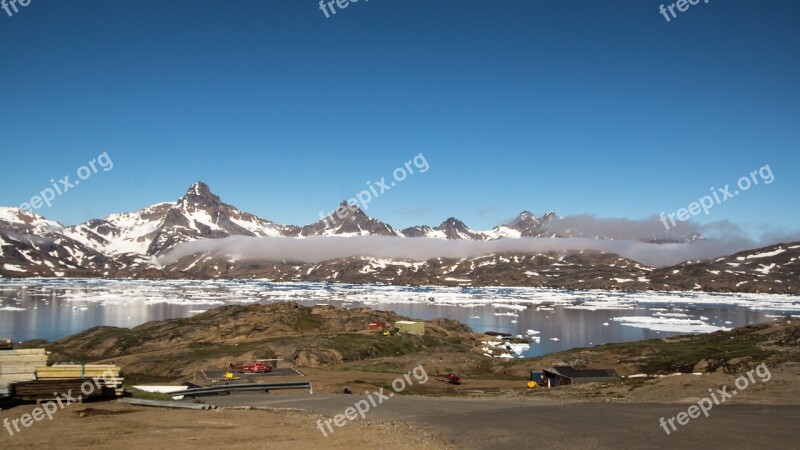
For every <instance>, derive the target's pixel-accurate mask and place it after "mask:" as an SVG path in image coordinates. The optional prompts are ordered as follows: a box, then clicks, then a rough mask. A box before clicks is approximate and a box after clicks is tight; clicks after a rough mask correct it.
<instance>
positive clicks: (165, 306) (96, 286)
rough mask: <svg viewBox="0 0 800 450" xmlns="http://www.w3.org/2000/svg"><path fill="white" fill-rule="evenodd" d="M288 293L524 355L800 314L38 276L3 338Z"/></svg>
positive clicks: (721, 302) (711, 304)
mask: <svg viewBox="0 0 800 450" xmlns="http://www.w3.org/2000/svg"><path fill="white" fill-rule="evenodd" d="M287 300H291V301H297V302H298V303H300V304H304V305H315V304H332V305H337V306H344V307H361V306H367V307H371V308H376V309H383V310H393V311H396V312H397V313H399V314H401V315H404V316H409V317H414V318H418V319H423V320H427V319H433V318H437V317H444V318H449V319H454V320H458V321H460V322H463V323H465V324H467V325H469V326H470V327H471V328H472V329H474V330H476V331H481V332H483V331H498V332H503V333H508V334H511V335H515V336H516V335H520V336H526V337H528V336H531V337H533V340H532V341H531V347H530V349H527V350H524V351H522V353H521V354H522V355H523V356H537V355H541V354H546V353H551V352H555V351H560V350H566V349H569V348H574V347H586V346H592V345H597V344H601V343H609V342H625V341H634V340H640V339H648V338H654V337H666V336H671V335H675V334H686V333H692V332H710V331H715V330H717V329H725V328H731V327H737V326H742V325H747V324H753V323H760V322H767V321H773V320H779V319H780V318H783V317H800V300H798V298H797V297H789V296H773V295H721V294H703V293H678V294H675V293H636V292H613V291H565V290H548V289H528V288H483V289H477V288H443V287H424V288H415V287H396V286H384V285H373V286H357V285H345V284H327V283H270V282H266V281H206V282H199V281H169V282H166V281H141V280H135V281H133V280H74V279H73V280H62V279H37V280H0V337H11V338H12V339H14V341H23V340H28V339H34V338H41V339H47V340H57V339H60V338H62V337H65V336H68V335H71V334H74V333H77V332H80V331H83V330H86V329H88V328H91V327H94V326H98V325H109V326H117V327H135V326H137V325H140V324H142V323H144V322H148V321H151V320H162V319H169V318H177V317H187V316H190V315H193V314H197V313H199V312H202V311H204V310H206V309H209V308H213V307H215V306H220V305H224V304H236V303H238V304H247V303H269V302H276V301H287Z"/></svg>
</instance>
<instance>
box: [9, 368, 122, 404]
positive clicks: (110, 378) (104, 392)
mask: <svg viewBox="0 0 800 450" xmlns="http://www.w3.org/2000/svg"><path fill="white" fill-rule="evenodd" d="M95 378H97V383H95V382H94V379H95ZM86 381H91V383H92V384H93V385H95V387H94V389H93V391H92V394H91V397H121V396H122V382H123V381H124V378H123V377H122V376H121V375H120V368H119V366H115V365H112V364H58V365H53V366H40V367H36V382H35V383H38V385H39V386H41V387H46V389H45V390H44V391H41V389H39V386H37V385H35V384H24V385H22V387H21V389H22V390H21V391H20V383H17V384H16V385H15V393H16V395H17V397H22V398H31V399H44V398H52V397H53V393H67V392H69V389H73V395H75V394H76V393H80V387H81V385H82V384H83V383H84V382H86ZM98 384H99V386H100V388H99V389H98V388H97V385H98ZM75 386H77V390H76V389H75ZM47 389H50V391H49V392H48V391H47ZM88 390H89V388H88V385H87V386H86V387H85V388H84V391H88ZM40 392H45V393H46V396H45V397H36V396H35V395H36V394H38V393H40ZM23 394H24V395H23ZM84 397H85V396H84Z"/></svg>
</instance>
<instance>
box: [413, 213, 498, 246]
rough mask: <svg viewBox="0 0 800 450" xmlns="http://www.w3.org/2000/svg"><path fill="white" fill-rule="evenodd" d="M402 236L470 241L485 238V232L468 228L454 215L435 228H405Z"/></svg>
mask: <svg viewBox="0 0 800 450" xmlns="http://www.w3.org/2000/svg"><path fill="white" fill-rule="evenodd" d="M403 236H405V237H427V238H434V239H451V240H471V241H483V240H486V234H484V233H481V232H480V231H475V230H473V229H471V228H469V227H468V226H467V225H466V224H464V222H462V221H460V220H458V219H456V218H455V217H450V218H449V219H447V220H445V221H444V222H442V223H441V224H440V225H439V226H438V227H435V228H431V227H429V226H427V225H419V226H416V227H410V228H406V229H405V230H403Z"/></svg>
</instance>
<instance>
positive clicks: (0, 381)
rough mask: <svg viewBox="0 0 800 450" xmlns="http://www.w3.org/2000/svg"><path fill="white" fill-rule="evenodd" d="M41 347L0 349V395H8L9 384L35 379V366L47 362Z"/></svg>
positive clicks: (45, 353) (45, 354)
mask: <svg viewBox="0 0 800 450" xmlns="http://www.w3.org/2000/svg"><path fill="white" fill-rule="evenodd" d="M47 354H48V353H47V352H46V351H45V349H43V348H33V349H23V350H0V397H2V396H8V395H10V387H11V384H13V383H16V382H20V381H31V380H35V379H36V367H37V366H43V365H45V364H47Z"/></svg>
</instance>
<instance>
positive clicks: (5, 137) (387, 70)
mask: <svg viewBox="0 0 800 450" xmlns="http://www.w3.org/2000/svg"><path fill="white" fill-rule="evenodd" d="M659 4H661V2H660V1H649V0H635V1H633V0H630V1H622V0H619V1H614V0H607V1H596V0H586V1H531V0H518V1H517V0H510V1H503V2H490V1H466V0H459V1H438V0H437V1H430V0H426V1H422V0H403V1H389V0H372V1H369V2H368V1H366V0H362V1H360V2H358V3H354V4H351V5H350V6H349V7H348V8H347V9H345V10H340V11H339V12H338V13H337V14H336V15H335V16H332V17H331V18H328V19H326V18H325V16H324V15H323V13H322V12H321V11H320V10H319V9H318V2H316V1H312V0H281V1H274V0H267V1H255V0H252V1H244V0H243V1H232V2H221V1H207V0H192V1H188V0H170V1H150V0H138V1H127V0H126V1H122V0H119V1H100V0H92V1H90V0H84V1H68V2H67V1H59V2H54V1H43V0H32V2H31V4H30V5H29V6H27V7H24V8H21V9H20V11H19V12H18V13H17V14H15V15H14V16H12V17H8V16H7V15H6V14H5V13H4V12H3V11H2V10H0V42H2V57H0V68H1V69H2V80H3V83H2V86H0V116H2V120H1V121H0V150H1V151H2V161H3V163H2V167H3V171H2V174H3V175H2V177H0V205H5V206H17V205H19V204H20V203H22V202H24V201H26V200H28V199H30V197H31V196H33V195H35V194H36V193H37V192H39V191H40V190H42V189H44V188H46V187H48V186H49V179H51V178H60V177H63V176H64V175H67V174H70V175H71V179H74V178H75V175H74V173H75V171H76V170H77V168H78V167H80V166H81V165H82V164H84V163H85V162H86V161H88V160H90V159H92V158H94V157H96V156H97V155H98V154H100V153H101V152H103V151H106V152H108V154H109V155H110V156H111V159H112V160H113V162H114V168H113V170H111V171H109V172H107V173H102V172H101V173H98V174H97V175H94V176H93V177H91V178H90V179H88V180H86V181H85V182H84V183H83V184H81V185H80V186H79V187H76V188H75V189H74V190H71V191H70V192H68V193H65V194H64V195H63V196H61V197H58V198H57V199H56V200H55V201H54V203H53V206H52V207H50V208H47V207H44V208H41V209H39V210H38V211H37V212H38V213H40V214H42V215H44V216H45V217H47V218H51V219H55V220H59V221H61V222H62V223H65V224H74V223H79V222H82V221H84V220H87V219H90V218H98V217H104V216H106V215H108V214H110V213H114V212H122V211H129V210H135V209H139V208H141V207H144V206H146V205H149V204H152V203H155V202H158V201H167V200H175V199H176V198H178V197H179V196H180V195H182V194H183V193H184V191H185V190H186V189H187V188H188V186H189V185H190V184H191V183H192V182H194V181H196V180H203V181H205V182H207V183H208V184H209V185H210V186H211V188H212V190H213V191H214V192H216V193H217V194H219V195H220V196H221V197H222V199H223V200H225V201H227V202H229V203H232V204H235V205H237V206H238V207H239V208H241V209H244V210H246V211H250V212H253V213H255V214H258V215H261V216H263V217H266V218H269V219H271V220H275V221H278V222H282V223H297V224H306V223H310V222H312V221H314V220H316V219H317V216H318V213H319V211H321V210H325V211H329V210H331V209H333V208H334V207H335V206H336V204H337V202H338V201H340V200H342V199H346V198H349V197H352V196H354V195H355V194H356V193H357V192H359V191H360V190H361V189H363V188H364V187H365V186H366V182H367V181H376V180H379V179H380V178H381V177H383V176H386V177H387V178H388V177H390V176H391V171H392V170H393V169H394V168H396V167H398V166H400V165H402V164H403V163H404V162H405V161H407V160H408V159H410V158H411V157H413V156H414V155H416V154H418V153H420V152H422V153H423V154H424V155H425V156H426V159H427V161H428V162H429V164H430V170H429V171H428V172H427V173H425V174H424V175H414V176H412V177H409V178H408V179H407V180H405V181H403V182H402V183H400V184H399V185H397V186H396V187H395V188H394V189H392V190H391V191H388V192H386V193H385V194H384V195H383V196H381V197H379V198H378V199H376V200H374V201H372V203H371V204H370V208H369V210H368V211H367V212H368V213H369V214H371V215H373V216H375V217H378V218H380V219H381V220H384V221H386V222H389V223H391V224H393V225H395V226H399V227H405V226H410V225H414V224H420V223H427V224H438V223H439V222H441V221H442V220H443V219H445V218H447V217H448V216H450V215H454V216H457V217H459V218H461V219H462V220H464V221H465V222H466V223H467V224H468V225H470V226H472V227H473V228H479V229H482V228H490V227H491V226H493V225H495V224H497V223H499V222H501V221H503V220H505V219H507V218H509V217H511V216H514V215H516V214H517V213H519V212H520V211H521V210H523V209H529V210H531V211H533V212H535V213H537V214H541V213H544V212H545V211H547V210H555V211H556V212H558V213H559V214H562V215H567V214H582V213H594V214H597V215H599V216H601V217H628V218H641V217H645V216H648V215H651V214H657V213H659V212H661V211H666V212H670V211H674V210H676V209H678V208H681V207H685V206H687V205H688V204H689V203H690V202H692V201H694V200H696V199H698V198H699V197H700V196H703V195H705V194H706V193H707V192H708V191H709V187H710V186H717V187H718V186H721V185H724V184H726V183H735V182H736V180H737V179H738V178H739V177H740V176H742V175H744V174H746V173H747V172H749V171H751V170H755V169H757V168H759V167H761V166H762V165H764V164H769V165H770V167H771V168H772V170H773V173H774V175H775V182H774V183H772V184H770V185H768V186H758V187H756V188H752V189H751V190H749V191H748V192H746V193H744V194H742V195H741V196H739V197H737V198H735V199H732V200H729V201H728V202H726V203H725V204H723V205H721V206H719V207H717V208H715V209H713V210H712V213H711V215H710V216H708V217H706V216H702V217H700V218H699V220H700V221H701V222H705V221H712V220H722V219H730V220H733V221H735V222H737V223H741V224H743V225H745V226H748V227H751V228H752V227H754V228H758V227H759V226H760V225H761V224H770V225H771V226H773V227H778V228H783V229H797V228H798V226H797V224H798V222H800V220H798V219H800V208H798V203H799V202H798V198H797V193H798V192H800V177H799V176H798V174H800V156H798V151H799V150H800V146H799V145H798V144H800V86H799V85H798V80H800V64H798V60H799V59H800V51H799V50H798V49H800V26H798V23H800V2H796V1H789V0H786V1H759V2H754V1H736V0H725V1H721V0H712V1H711V2H710V3H709V4H705V3H704V2H701V3H700V4H699V5H697V6H693V7H691V8H690V9H689V10H688V11H687V12H685V13H681V14H680V15H679V17H677V18H675V19H673V20H672V21H671V22H669V23H667V22H666V20H665V19H664V17H663V16H661V15H660V14H659V12H658V5H659Z"/></svg>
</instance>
